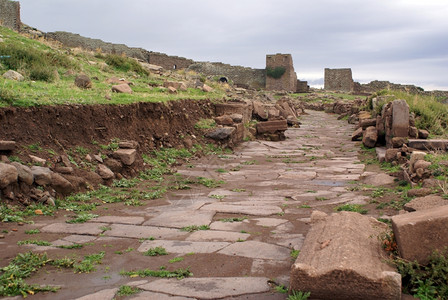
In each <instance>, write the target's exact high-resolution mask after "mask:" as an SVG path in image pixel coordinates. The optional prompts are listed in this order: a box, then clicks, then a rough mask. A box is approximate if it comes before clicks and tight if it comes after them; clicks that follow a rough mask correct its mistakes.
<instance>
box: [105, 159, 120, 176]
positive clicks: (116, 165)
mask: <svg viewBox="0 0 448 300" xmlns="http://www.w3.org/2000/svg"><path fill="white" fill-rule="evenodd" d="M104 164H105V165H106V166H107V167H108V168H109V169H111V170H112V172H114V173H120V172H121V170H122V169H123V165H122V164H121V162H120V161H118V160H116V159H113V158H106V159H105V160H104Z"/></svg>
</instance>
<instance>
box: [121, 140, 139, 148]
mask: <svg viewBox="0 0 448 300" xmlns="http://www.w3.org/2000/svg"><path fill="white" fill-rule="evenodd" d="M118 148H121V149H137V148H138V142H137V141H121V142H119V143H118Z"/></svg>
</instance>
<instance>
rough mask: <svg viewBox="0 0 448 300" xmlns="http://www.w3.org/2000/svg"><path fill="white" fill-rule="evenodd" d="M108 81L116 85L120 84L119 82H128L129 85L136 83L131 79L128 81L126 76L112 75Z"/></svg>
mask: <svg viewBox="0 0 448 300" xmlns="http://www.w3.org/2000/svg"><path fill="white" fill-rule="evenodd" d="M106 82H107V83H109V84H115V85H118V84H127V85H129V86H131V85H134V84H133V83H132V82H131V81H128V80H126V79H124V78H118V77H111V78H109V79H107V80H106Z"/></svg>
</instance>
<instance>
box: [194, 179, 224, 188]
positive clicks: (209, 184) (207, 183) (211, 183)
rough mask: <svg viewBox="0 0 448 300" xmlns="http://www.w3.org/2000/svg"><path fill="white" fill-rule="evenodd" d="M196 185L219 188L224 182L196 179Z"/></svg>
mask: <svg viewBox="0 0 448 300" xmlns="http://www.w3.org/2000/svg"><path fill="white" fill-rule="evenodd" d="M198 183H199V184H202V185H203V186H205V187H208V188H217V187H219V186H221V184H225V183H226V182H225V181H223V180H216V179H213V178H206V177H198Z"/></svg>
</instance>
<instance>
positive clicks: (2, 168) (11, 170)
mask: <svg viewBox="0 0 448 300" xmlns="http://www.w3.org/2000/svg"><path fill="white" fill-rule="evenodd" d="M18 177H19V173H18V172H17V169H16V168H15V167H14V166H13V165H8V164H4V163H0V189H4V188H5V187H7V186H8V185H10V184H11V183H14V182H16V181H17V178H18Z"/></svg>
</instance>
